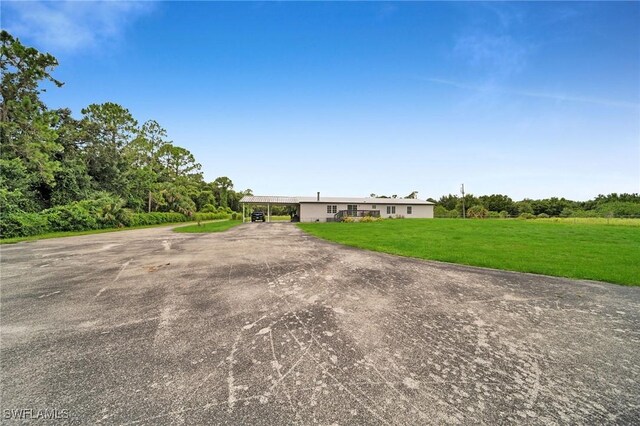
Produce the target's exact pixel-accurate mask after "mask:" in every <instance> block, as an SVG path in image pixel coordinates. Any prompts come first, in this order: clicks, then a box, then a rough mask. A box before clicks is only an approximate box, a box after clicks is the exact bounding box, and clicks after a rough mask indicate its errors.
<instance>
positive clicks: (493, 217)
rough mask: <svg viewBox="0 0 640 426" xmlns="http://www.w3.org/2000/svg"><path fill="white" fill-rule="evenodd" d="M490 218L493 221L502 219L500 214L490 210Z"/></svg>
mask: <svg viewBox="0 0 640 426" xmlns="http://www.w3.org/2000/svg"><path fill="white" fill-rule="evenodd" d="M489 217H490V218H491V219H497V218H499V217H500V213H498V212H493V211H491V210H489Z"/></svg>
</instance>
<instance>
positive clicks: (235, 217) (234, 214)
mask: <svg viewBox="0 0 640 426" xmlns="http://www.w3.org/2000/svg"><path fill="white" fill-rule="evenodd" d="M239 217H240V216H239V213H236V212H233V213H231V220H238V218H239Z"/></svg>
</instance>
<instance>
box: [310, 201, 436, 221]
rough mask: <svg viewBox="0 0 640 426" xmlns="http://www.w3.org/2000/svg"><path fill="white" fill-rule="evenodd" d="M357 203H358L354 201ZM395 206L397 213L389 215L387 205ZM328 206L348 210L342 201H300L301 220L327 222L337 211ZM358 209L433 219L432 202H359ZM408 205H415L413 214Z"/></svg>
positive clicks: (382, 213) (408, 217)
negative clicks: (328, 211)
mask: <svg viewBox="0 0 640 426" xmlns="http://www.w3.org/2000/svg"><path fill="white" fill-rule="evenodd" d="M353 204H356V203H353ZM388 205H389V206H395V207H396V213H395V214H391V215H388V214H387V206H388ZM327 206H338V208H337V211H340V210H347V204H341V203H323V202H320V203H300V222H317V221H319V222H326V221H327V219H328V218H333V217H334V215H335V213H327ZM357 206H358V210H380V217H389V216H404V217H405V218H406V219H432V218H433V205H432V204H375V206H376V208H375V209H374V208H373V204H368V203H367V204H357ZM407 206H412V207H413V212H412V214H407Z"/></svg>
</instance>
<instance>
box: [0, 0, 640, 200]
mask: <svg viewBox="0 0 640 426" xmlns="http://www.w3.org/2000/svg"><path fill="white" fill-rule="evenodd" d="M638 22H640V3H638V2H628V3H608V2H607V3H605V2H602V3H576V2H570V3H457V2H452V3H445V2H427V3H404V2H397V3H383V2H375V3H363V2H357V3H333V2H332V3H287V2H282V3H214V2H162V3H153V2H144V3H133V2H110V3H91V2H78V3H73V2H71V3H66V2H7V1H4V2H2V27H3V28H6V29H8V30H10V31H11V32H12V33H13V34H14V35H16V36H18V37H19V38H20V39H21V40H22V41H23V42H24V43H26V44H29V45H33V46H35V47H37V48H39V49H40V50H43V51H48V52H50V53H52V54H53V55H54V56H56V57H57V58H58V59H59V61H60V66H59V67H58V68H57V70H56V72H55V76H56V77H57V78H58V79H60V80H62V81H64V82H65V86H64V87H63V88H61V89H55V88H50V89H49V90H48V91H47V93H46V94H45V96H44V98H45V100H46V102H47V104H48V105H49V106H50V107H52V108H53V107H62V106H68V107H70V108H71V109H72V110H73V111H74V113H75V115H76V116H79V115H80V109H82V108H83V107H85V106H86V105H88V104H90V103H101V102H107V101H111V102H117V103H120V104H121V105H123V106H125V107H126V108H128V109H129V110H130V111H131V112H132V113H133V114H134V116H135V117H136V118H137V119H138V120H139V121H141V122H142V121H145V120H147V119H155V120H157V121H158V122H159V123H160V124H161V125H162V126H163V127H165V128H166V129H167V131H168V133H169V137H170V139H172V140H173V141H174V142H175V143H176V144H178V145H180V146H183V147H185V148H187V149H189V150H191V151H192V152H193V153H194V154H195V155H196V158H197V159H198V161H200V162H201V163H202V165H203V171H204V174H205V178H206V179H207V180H213V179H215V178H216V177H217V176H228V177H230V178H231V179H232V180H233V181H234V183H235V187H236V189H245V188H251V189H253V191H254V193H256V194H265V195H267V194H269V195H314V194H315V192H316V191H321V192H322V193H323V194H326V195H335V196H347V195H355V196H365V195H368V194H370V193H377V194H386V195H392V194H398V195H399V196H404V195H407V194H409V193H410V192H412V191H413V190H417V191H418V192H419V197H420V198H427V197H433V198H438V197H439V196H440V195H443V194H447V193H456V192H457V191H458V189H459V185H460V183H463V182H464V183H465V187H466V189H467V191H468V192H471V193H474V194H476V195H480V194H491V193H502V194H508V195H510V196H512V197H513V198H515V199H522V198H524V197H529V198H541V197H550V196H559V197H567V198H571V199H577V200H585V199H589V198H592V197H594V196H596V195H597V194H599V193H610V192H640V26H638V25H637V23H638Z"/></svg>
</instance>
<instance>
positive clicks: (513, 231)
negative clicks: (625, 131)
mask: <svg viewBox="0 0 640 426" xmlns="http://www.w3.org/2000/svg"><path fill="white" fill-rule="evenodd" d="M298 226H299V227H300V228H301V229H302V230H303V231H306V232H308V233H309V234H311V235H314V236H316V237H319V238H322V239H325V240H329V241H333V242H337V243H340V244H345V245H348V246H352V247H358V248H362V249H367V250H374V251H379V252H384V253H391V254H396V255H401V256H408V257H416V258H420V259H428V260H437V261H442V262H449V263H458V264H463V265H470V266H480V267H486V268H493V269H502V270H509V271H517V272H529V273H535V274H543V275H552V276H558V277H565V278H577V279H588V280H595V281H605V282H610V283H616V284H623V285H631V286H640V228H638V227H635V226H616V225H592V224H579V223H578V224H573V223H563V222H557V223H554V222H536V221H522V220H491V219H485V220H460V219H404V220H403V219H400V220H384V221H380V222H373V223H357V222H356V223H301V224H298Z"/></svg>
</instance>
